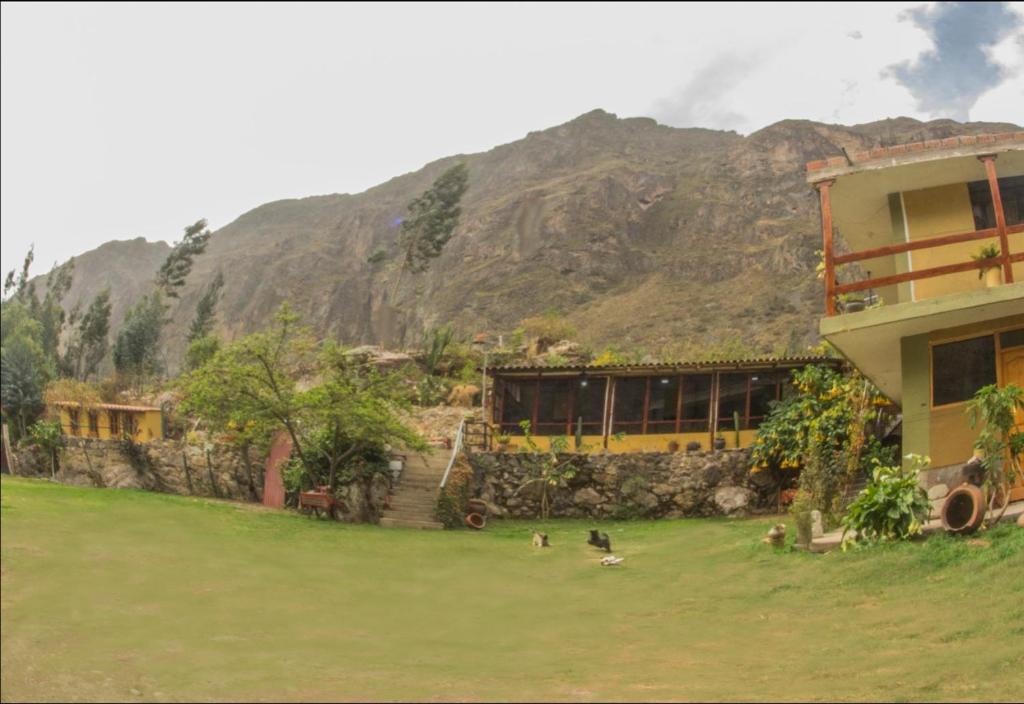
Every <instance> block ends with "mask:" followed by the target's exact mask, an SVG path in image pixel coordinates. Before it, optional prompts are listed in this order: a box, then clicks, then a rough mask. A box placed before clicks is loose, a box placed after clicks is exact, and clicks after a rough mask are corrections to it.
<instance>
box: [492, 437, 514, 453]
mask: <svg viewBox="0 0 1024 704" xmlns="http://www.w3.org/2000/svg"><path fill="white" fill-rule="evenodd" d="M494 441H495V442H496V443H497V444H498V452H505V451H506V450H508V446H509V443H511V442H512V435H511V433H497V434H496V435H495V436H494Z"/></svg>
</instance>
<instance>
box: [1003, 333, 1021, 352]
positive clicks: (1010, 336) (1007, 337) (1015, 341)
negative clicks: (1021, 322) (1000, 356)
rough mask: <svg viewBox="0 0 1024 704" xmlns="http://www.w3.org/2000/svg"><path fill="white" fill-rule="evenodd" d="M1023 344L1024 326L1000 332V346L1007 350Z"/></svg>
mask: <svg viewBox="0 0 1024 704" xmlns="http://www.w3.org/2000/svg"><path fill="white" fill-rule="evenodd" d="M1021 345H1024V328H1021V329H1020V330H1007V331H1006V332H1001V333H999V347H1000V348H1002V349H1004V350H1005V349H1009V348H1011V347H1020V346H1021Z"/></svg>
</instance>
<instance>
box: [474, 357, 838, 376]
mask: <svg viewBox="0 0 1024 704" xmlns="http://www.w3.org/2000/svg"><path fill="white" fill-rule="evenodd" d="M843 363H844V362H843V360H842V359H840V358H837V357H822V356H805V357H751V358H749V359H725V360H713V361H712V360H700V361H696V360H689V361H687V360H679V361H674V362H662V361H657V362H642V363H633V364H569V365H557V366H546V365H542V364H507V365H499V366H495V367H488V369H487V371H488V372H494V373H499V372H616V371H623V372H625V371H642V370H650V369H655V370H668V369H671V370H686V369H733V368H739V369H742V368H745V367H764V366H798V365H804V364H832V365H836V366H838V365H841V364H843Z"/></svg>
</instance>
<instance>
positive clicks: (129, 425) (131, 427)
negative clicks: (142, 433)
mask: <svg viewBox="0 0 1024 704" xmlns="http://www.w3.org/2000/svg"><path fill="white" fill-rule="evenodd" d="M138 432H139V418H138V416H136V415H135V414H134V413H125V414H124V433H125V435H127V436H129V437H135V435H136V433H138Z"/></svg>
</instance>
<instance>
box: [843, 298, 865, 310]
mask: <svg viewBox="0 0 1024 704" xmlns="http://www.w3.org/2000/svg"><path fill="white" fill-rule="evenodd" d="M862 310H864V300H863V299H855V300H852V301H847V302H846V303H845V304H843V312H844V313H857V312H860V311H862Z"/></svg>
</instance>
